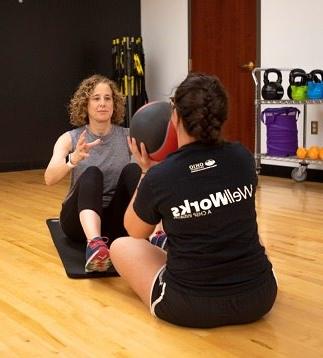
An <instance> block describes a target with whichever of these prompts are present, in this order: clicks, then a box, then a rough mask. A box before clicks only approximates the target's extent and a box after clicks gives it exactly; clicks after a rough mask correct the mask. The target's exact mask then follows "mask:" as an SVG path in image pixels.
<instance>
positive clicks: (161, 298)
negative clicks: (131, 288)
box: [150, 266, 277, 328]
mask: <svg viewBox="0 0 323 358" xmlns="http://www.w3.org/2000/svg"><path fill="white" fill-rule="evenodd" d="M164 272H165V266H164V267H162V268H161V270H160V271H159V273H158V274H157V275H156V280H155V283H154V284H153V287H152V292H151V299H150V302H151V307H150V309H151V313H152V315H154V316H156V317H158V318H160V319H163V320H165V321H167V322H170V323H173V324H176V325H180V326H185V327H194V328H212V327H218V326H224V325H233V324H243V323H250V322H254V321H256V320H258V319H260V318H261V317H262V316H264V315H265V314H266V313H268V312H269V311H270V309H271V308H272V306H273V304H274V302H275V299H276V295H277V284H276V280H275V277H274V275H273V273H272V272H270V273H269V274H268V277H267V278H266V279H265V280H264V281H263V283H262V284H261V285H259V286H258V287H256V288H254V289H253V290H249V291H247V292H244V293H240V294H236V295H230V296H224V297H205V296H204V297H203V296H193V295H189V294H186V293H184V292H181V291H178V290H175V289H173V288H172V287H170V286H169V285H167V282H165V280H164V278H163V274H164Z"/></svg>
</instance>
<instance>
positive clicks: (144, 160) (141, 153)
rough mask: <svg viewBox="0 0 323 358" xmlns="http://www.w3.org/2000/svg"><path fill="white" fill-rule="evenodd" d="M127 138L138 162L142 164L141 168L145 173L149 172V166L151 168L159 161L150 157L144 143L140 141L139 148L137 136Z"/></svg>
mask: <svg viewBox="0 0 323 358" xmlns="http://www.w3.org/2000/svg"><path fill="white" fill-rule="evenodd" d="M127 140H128V145H129V148H130V151H131V153H132V155H133V156H134V158H135V159H136V162H137V164H138V165H139V166H140V168H141V170H142V171H143V172H144V173H145V172H147V170H148V169H149V168H151V167H152V166H154V165H156V164H157V163H158V162H155V161H154V160H152V159H150V157H149V155H148V153H147V150H146V147H145V144H144V143H140V150H139V149H138V146H137V142H136V139H135V138H130V137H128V138H127Z"/></svg>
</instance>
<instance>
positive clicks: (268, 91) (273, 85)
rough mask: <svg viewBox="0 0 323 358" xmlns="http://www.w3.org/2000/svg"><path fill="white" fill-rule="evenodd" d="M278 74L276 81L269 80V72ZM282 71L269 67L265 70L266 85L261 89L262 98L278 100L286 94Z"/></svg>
mask: <svg viewBox="0 0 323 358" xmlns="http://www.w3.org/2000/svg"><path fill="white" fill-rule="evenodd" d="M270 73H275V74H276V75H277V79H276V81H269V74H270ZM281 83H282V73H281V72H280V71H279V70H278V69H276V68H268V69H267V70H265V72H264V86H263V87H262V90H261V95H262V98H263V99H265V100H278V99H282V98H283V96H284V88H283V86H282V84H281Z"/></svg>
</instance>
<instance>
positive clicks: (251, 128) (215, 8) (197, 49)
mask: <svg viewBox="0 0 323 358" xmlns="http://www.w3.org/2000/svg"><path fill="white" fill-rule="evenodd" d="M258 1H259V0H191V1H190V58H191V70H192V71H194V72H204V73H209V74H215V75H217V76H218V77H219V78H220V79H221V81H222V83H223V84H224V86H225V87H226V89H227V91H228V93H229V97H230V111H229V118H228V121H227V122H226V124H225V126H224V131H223V132H224V137H225V138H226V139H229V140H238V141H240V142H241V143H243V144H245V145H246V146H247V147H248V148H249V149H250V150H252V151H254V142H255V114H254V113H255V108H254V83H253V80H252V76H251V72H250V71H251V70H250V69H248V68H246V67H247V66H246V65H247V64H249V63H251V62H252V63H253V64H256V63H257V12H258V10H257V3H258ZM251 67H252V65H251Z"/></svg>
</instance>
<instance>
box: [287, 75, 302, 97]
mask: <svg viewBox="0 0 323 358" xmlns="http://www.w3.org/2000/svg"><path fill="white" fill-rule="evenodd" d="M298 73H302V74H306V72H305V71H304V70H303V69H302V68H294V69H292V70H291V71H290V72H289V86H288V88H287V96H288V97H289V98H290V99H293V98H292V88H291V84H292V82H293V80H294V75H296V74H298Z"/></svg>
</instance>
